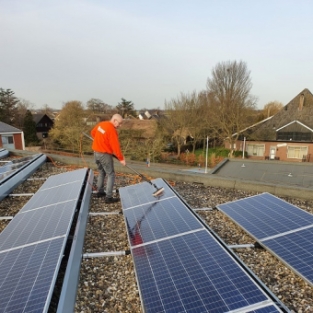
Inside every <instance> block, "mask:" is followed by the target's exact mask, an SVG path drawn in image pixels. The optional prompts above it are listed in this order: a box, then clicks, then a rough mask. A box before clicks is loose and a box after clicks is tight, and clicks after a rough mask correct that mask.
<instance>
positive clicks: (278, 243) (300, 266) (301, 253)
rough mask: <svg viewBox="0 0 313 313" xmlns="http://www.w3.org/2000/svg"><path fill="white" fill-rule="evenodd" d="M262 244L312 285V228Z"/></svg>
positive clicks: (265, 241) (264, 241)
mask: <svg viewBox="0 0 313 313" xmlns="http://www.w3.org/2000/svg"><path fill="white" fill-rule="evenodd" d="M262 243H263V244H264V245H265V246H266V247H267V248H269V249H270V250H271V251H272V252H273V253H274V254H275V255H276V256H277V257H278V258H280V259H281V260H283V261H284V262H286V263H287V264H289V265H290V266H291V267H292V268H293V270H295V271H296V272H297V273H298V274H299V275H300V276H302V277H303V278H304V279H306V280H308V282H309V283H311V284H313V227H311V228H307V229H303V230H299V231H297V232H293V233H289V234H285V235H284V236H277V237H276V238H272V239H268V240H263V241H262Z"/></svg>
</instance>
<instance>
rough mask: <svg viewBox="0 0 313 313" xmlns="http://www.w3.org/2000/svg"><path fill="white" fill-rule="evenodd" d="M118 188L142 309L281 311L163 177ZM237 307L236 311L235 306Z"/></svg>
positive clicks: (161, 310)
mask: <svg viewBox="0 0 313 313" xmlns="http://www.w3.org/2000/svg"><path fill="white" fill-rule="evenodd" d="M154 183H155V184H156V185H157V186H158V187H164V193H163V195H162V196H161V197H159V198H155V197H153V196H152V193H153V192H154V188H153V187H152V186H151V185H149V184H148V183H146V182H144V183H140V184H137V185H133V186H128V187H124V188H120V196H121V201H122V207H123V213H124V218H125V224H126V226H127V231H128V238H129V243H130V246H131V251H132V256H133V260H134V264H135V270H136V277H137V282H138V285H139V289H140V296H141V300H142V305H143V309H144V312H146V313H150V312H213V313H217V312H219V313H220V312H230V311H233V310H238V312H239V311H240V312H258V313H262V312H282V311H281V309H280V308H281V307H282V305H281V303H279V302H278V301H276V299H275V301H274V300H273V298H272V297H270V296H269V295H268V294H267V293H266V292H265V291H264V290H263V289H262V288H261V287H260V286H259V284H258V280H257V279H255V277H253V276H252V275H250V274H248V272H247V271H246V270H245V268H244V266H243V265H242V264H239V262H237V261H236V260H235V259H234V257H233V256H232V255H231V254H230V252H229V251H228V250H227V249H226V248H225V247H224V245H222V244H221V243H220V242H219V241H218V240H217V239H216V238H215V237H214V236H213V235H212V234H211V233H210V232H209V230H208V229H207V228H206V227H205V226H204V225H203V224H202V222H201V221H200V220H199V219H198V218H197V217H196V215H195V214H194V213H193V212H192V210H191V209H190V208H188V206H187V205H186V204H185V203H184V202H183V201H182V200H181V199H180V198H179V197H178V196H177V194H176V193H175V192H174V191H173V190H172V188H171V187H170V186H169V185H168V184H167V183H166V182H165V181H164V180H162V179H157V180H155V181H154ZM236 312H237V311H236Z"/></svg>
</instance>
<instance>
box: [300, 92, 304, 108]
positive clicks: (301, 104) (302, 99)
mask: <svg viewBox="0 0 313 313" xmlns="http://www.w3.org/2000/svg"><path fill="white" fill-rule="evenodd" d="M303 103H304V94H303V93H302V94H301V95H300V102H299V111H302V108H303Z"/></svg>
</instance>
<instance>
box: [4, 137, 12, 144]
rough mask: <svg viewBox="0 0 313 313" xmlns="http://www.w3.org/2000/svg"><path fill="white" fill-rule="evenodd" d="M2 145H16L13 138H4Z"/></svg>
mask: <svg viewBox="0 0 313 313" xmlns="http://www.w3.org/2000/svg"><path fill="white" fill-rule="evenodd" d="M2 143H3V144H4V145H11V144H13V143H14V140H13V136H2Z"/></svg>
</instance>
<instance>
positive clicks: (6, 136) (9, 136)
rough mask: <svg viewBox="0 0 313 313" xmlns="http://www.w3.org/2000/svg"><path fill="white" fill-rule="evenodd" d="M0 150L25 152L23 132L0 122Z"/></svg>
mask: <svg viewBox="0 0 313 313" xmlns="http://www.w3.org/2000/svg"><path fill="white" fill-rule="evenodd" d="M0 148H4V149H16V150H25V141H24V133H23V131H21V130H20V129H18V128H16V127H13V126H11V125H9V124H6V123H3V122H0Z"/></svg>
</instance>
